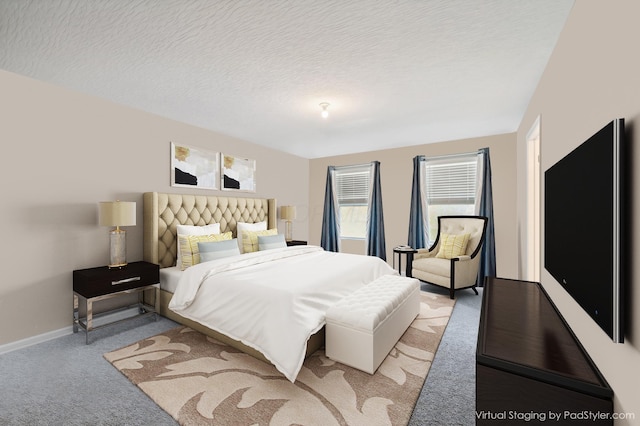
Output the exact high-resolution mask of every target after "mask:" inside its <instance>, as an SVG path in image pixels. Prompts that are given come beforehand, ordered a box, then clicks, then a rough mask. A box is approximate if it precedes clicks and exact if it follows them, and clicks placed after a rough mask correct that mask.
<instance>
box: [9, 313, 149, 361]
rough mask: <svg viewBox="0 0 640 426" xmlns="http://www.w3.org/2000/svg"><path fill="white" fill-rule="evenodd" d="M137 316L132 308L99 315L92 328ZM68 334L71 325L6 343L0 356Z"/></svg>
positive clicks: (81, 331) (71, 329)
mask: <svg viewBox="0 0 640 426" xmlns="http://www.w3.org/2000/svg"><path fill="white" fill-rule="evenodd" d="M137 314H138V308H137V307H133V308H129V309H125V310H121V311H117V312H113V313H107V314H104V315H101V316H100V317H98V318H95V319H94V320H93V324H94V326H96V327H97V326H100V325H103V324H106V323H109V322H114V321H119V320H121V319H125V318H128V317H132V316H135V315H137ZM79 332H80V333H84V331H83V330H80V331H79ZM69 334H73V326H71V325H70V326H68V327H64V328H61V329H58V330H53V331H48V332H46V333H43V334H38V335H37V336H32V337H27V338H26V339H22V340H16V341H15V342H11V343H6V344H4V345H0V355H2V354H6V353H8V352H13V351H17V350H18V349H24V348H27V347H29V346H33V345H37V344H39V343H44V342H48V341H49V340H53V339H57V338H59V337H64V336H68V335H69Z"/></svg>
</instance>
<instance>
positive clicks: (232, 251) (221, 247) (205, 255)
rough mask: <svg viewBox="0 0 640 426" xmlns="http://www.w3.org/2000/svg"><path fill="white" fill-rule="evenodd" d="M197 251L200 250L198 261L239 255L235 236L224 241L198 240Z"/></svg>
mask: <svg viewBox="0 0 640 426" xmlns="http://www.w3.org/2000/svg"><path fill="white" fill-rule="evenodd" d="M198 251H199V252H200V262H208V261H210V260H216V259H222V258H224V257H231V256H238V255H240V249H239V248H238V242H237V241H236V239H235V238H234V239H232V240H224V241H213V242H199V243H198Z"/></svg>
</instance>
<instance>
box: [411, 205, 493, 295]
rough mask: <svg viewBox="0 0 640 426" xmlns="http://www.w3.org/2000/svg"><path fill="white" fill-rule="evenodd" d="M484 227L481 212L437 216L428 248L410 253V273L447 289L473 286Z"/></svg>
mask: <svg viewBox="0 0 640 426" xmlns="http://www.w3.org/2000/svg"><path fill="white" fill-rule="evenodd" d="M486 230H487V218H486V217H484V216H439V217H438V235H437V237H436V240H435V242H434V243H433V245H432V246H431V248H428V249H419V250H418V252H417V253H416V254H415V255H414V257H413V263H412V266H411V274H412V275H413V277H414V278H418V279H420V280H422V281H425V282H427V283H429V284H434V285H438V286H440V287H445V288H448V289H449V297H450V298H451V299H453V298H454V293H455V292H456V291H457V290H461V289H464V288H471V289H473V291H474V292H475V293H476V294H478V290H476V285H477V283H476V281H477V276H478V270H479V268H480V249H481V247H482V244H483V242H484V236H485V233H486Z"/></svg>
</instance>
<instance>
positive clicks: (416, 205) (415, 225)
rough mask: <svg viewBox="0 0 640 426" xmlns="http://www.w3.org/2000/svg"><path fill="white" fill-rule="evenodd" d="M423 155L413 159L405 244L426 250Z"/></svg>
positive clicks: (426, 230)
mask: <svg viewBox="0 0 640 426" xmlns="http://www.w3.org/2000/svg"><path fill="white" fill-rule="evenodd" d="M424 161H425V156H424V155H417V156H415V157H413V183H412V185H411V207H410V210H409V237H408V239H407V244H408V245H409V246H410V247H412V248H415V249H419V248H427V232H428V229H427V226H426V224H425V223H426V220H425V219H426V216H425V211H424V205H423V204H424V201H423V198H424V197H423V195H422V192H423V189H422V163H423V162H424Z"/></svg>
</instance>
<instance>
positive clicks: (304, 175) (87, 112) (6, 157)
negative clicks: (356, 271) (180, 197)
mask: <svg viewBox="0 0 640 426" xmlns="http://www.w3.org/2000/svg"><path fill="white" fill-rule="evenodd" d="M0 94H1V95H0V117H2V118H1V121H0V122H1V124H0V140H2V146H3V147H4V149H3V151H4V153H3V156H2V159H3V161H2V163H3V164H2V167H0V187H1V188H2V206H1V207H0V222H1V223H4V224H5V227H4V233H3V235H4V244H3V245H2V249H1V250H2V251H1V253H2V255H1V259H2V271H3V275H2V280H0V345H2V344H5V343H8V342H14V341H17V340H20V339H25V338H28V337H32V336H37V335H40V334H43V333H46V332H50V331H53V330H59V329H61V328H64V327H68V326H70V325H71V322H72V321H71V320H72V281H71V277H72V271H73V270H74V269H80V268H88V267H94V266H101V265H106V264H107V263H108V261H109V238H108V228H102V227H100V226H98V222H97V203H98V202H99V201H107V200H115V199H120V200H126V201H136V202H137V209H138V211H137V213H138V220H137V223H138V225H137V226H135V227H129V228H127V259H128V260H129V261H135V260H141V259H142V228H143V227H142V193H143V192H147V191H158V192H179V193H195V194H209V195H230V194H229V193H228V192H221V191H202V190H196V189H194V190H190V191H187V190H185V189H184V188H171V186H170V175H169V170H170V167H169V166H170V155H169V152H170V148H169V144H170V141H174V142H176V143H179V144H185V145H189V146H193V147H199V148H203V149H207V150H211V151H222V152H224V153H228V154H233V155H238V156H242V157H248V158H255V159H256V160H257V171H256V177H257V192H256V193H255V194H250V196H254V195H255V196H256V197H268V198H276V199H277V200H278V203H279V205H284V204H293V205H297V206H299V209H300V210H302V211H304V210H305V209H306V208H307V206H308V191H309V181H308V176H309V171H308V170H309V161H308V160H307V159H303V158H300V157H296V156H293V155H289V154H285V153H282V152H279V151H275V150H272V149H268V148H265V147H262V146H259V145H255V144H252V143H248V142H245V141H242V140H238V139H234V138H231V137H228V136H224V135H221V134H217V133H214V132H211V131H208V130H205V129H202V128H197V127H194V126H189V125H186V124H183V123H179V122H176V121H172V120H169V119H166V118H162V117H159V116H156V115H152V114H148V113H144V112H142V111H138V110H134V109H131V108H127V107H123V106H120V105H116V104H113V103H111V102H108V101H104V100H101V99H98V98H95V97H91V96H87V95H84V94H80V93H76V92H72V91H69V90H65V89H63V88H60V87H56V86H52V85H49V84H45V83H42V82H39V81H35V80H32V79H28V78H25V77H22V76H18V75H16V74H12V73H8V72H4V71H0ZM250 124H251V123H247V125H250ZM240 194H242V195H240ZM245 194H247V193H240V192H234V193H232V194H231V195H233V196H235V195H240V196H244V195H245ZM247 195H249V194H247ZM278 226H279V227H282V230H281V232H284V222H282V221H279V222H278ZM295 226H296V227H295V236H296V238H299V239H307V228H308V225H307V222H306V219H305V218H304V217H302V218H299V219H298V220H296V223H295Z"/></svg>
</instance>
